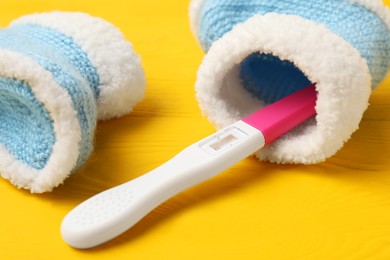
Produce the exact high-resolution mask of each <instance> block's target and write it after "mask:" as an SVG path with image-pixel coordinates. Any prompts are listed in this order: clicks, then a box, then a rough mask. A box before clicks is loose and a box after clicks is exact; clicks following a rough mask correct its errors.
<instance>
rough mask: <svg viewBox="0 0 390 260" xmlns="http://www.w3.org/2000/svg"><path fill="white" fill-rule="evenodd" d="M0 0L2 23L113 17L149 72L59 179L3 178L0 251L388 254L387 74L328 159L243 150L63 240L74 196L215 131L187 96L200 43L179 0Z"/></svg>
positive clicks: (130, 174)
mask: <svg viewBox="0 0 390 260" xmlns="http://www.w3.org/2000/svg"><path fill="white" fill-rule="evenodd" d="M386 2H387V3H388V4H390V1H386ZM0 3H1V5H0V6H1V8H0V25H1V26H6V25H7V24H8V23H9V22H10V21H11V20H13V19H15V18H17V17H19V16H21V15H23V14H27V13H32V12H38V11H50V10H72V11H84V12H88V13H90V14H92V15H95V16H100V17H102V18H104V19H106V20H108V21H111V22H112V23H114V24H115V25H116V26H118V27H119V28H120V29H121V30H122V31H123V32H124V34H125V35H126V38H127V39H129V40H130V41H132V42H133V44H134V47H135V49H136V51H137V52H138V53H139V54H140V55H141V56H142V60H143V65H144V68H145V71H146V74H147V80H148V87H147V95H146V97H145V99H144V100H143V101H142V102H141V103H140V104H139V105H138V106H137V107H136V108H135V111H134V112H133V113H132V114H130V115H128V116H126V117H124V118H121V119H117V120H112V121H108V122H103V123H100V124H99V126H98V130H97V136H96V147H95V152H94V154H93V156H92V158H91V159H90V160H89V162H88V164H87V166H86V167H85V168H84V169H83V170H82V171H80V172H78V173H77V174H75V175H74V176H72V177H71V178H69V179H68V180H66V182H65V184H64V185H63V186H61V187H59V188H57V189H56V190H55V191H54V192H52V193H49V194H44V195H31V194H29V193H28V192H26V191H21V190H17V189H16V188H14V187H13V186H11V185H10V184H9V183H8V182H7V181H4V180H2V179H1V180H0V205H1V212H0V259H390V79H388V80H386V81H385V82H384V83H383V84H382V86H381V87H380V88H379V89H377V90H376V91H375V92H374V94H373V95H372V98H371V100H370V103H371V106H370V107H369V109H368V110H367V112H366V113H365V116H364V119H363V121H362V123H361V127H360V130H358V131H357V132H356V133H355V134H354V135H353V137H352V139H351V140H350V141H349V142H348V143H347V144H346V146H345V147H344V148H343V149H342V150H341V151H340V152H339V153H337V155H335V156H334V157H333V158H331V159H329V160H328V161H327V162H325V163H322V164H319V165H314V166H278V165H273V164H270V163H262V162H258V161H256V160H255V159H254V158H250V159H246V160H244V161H243V162H241V163H239V164H237V165H236V166H234V167H232V168H231V169H229V170H227V171H226V172H224V173H223V174H221V175H219V176H218V177H216V178H214V179H212V180H210V181H208V182H206V183H203V184H201V185H198V186H196V187H195V188H192V189H190V190H188V191H186V192H184V193H182V194H180V195H178V196H176V197H174V198H173V199H171V200H169V201H168V202H166V203H165V204H163V205H162V206H160V207H159V208H157V209H156V210H155V211H153V212H152V213H151V214H150V215H148V216H147V217H146V219H144V220H143V221H141V222H140V223H139V224H138V225H136V226H135V227H134V228H133V229H131V230H130V231H128V232H126V233H125V234H124V235H122V236H120V237H119V238H117V239H115V240H113V241H111V242H109V243H108V244H105V245H104V246H101V247H98V248H95V249H92V250H84V251H80V250H75V249H72V248H70V247H68V246H67V245H66V244H65V243H64V242H63V241H62V239H61V236H60V232H59V227H60V223H61V220H62V218H63V217H64V216H65V214H66V213H67V212H68V211H69V210H71V209H72V208H73V207H74V206H76V205H77V204H78V203H80V202H82V201H83V200H85V199H87V198H89V197H91V196H92V195H94V194H96V193H98V192H100V191H103V190H105V189H107V188H110V187H113V186H115V185H118V184H120V183H123V182H125V181H128V180H131V179H133V178H135V177H137V176H139V175H141V174H143V173H145V172H147V171H149V170H151V169H153V168H154V167H156V166H158V165H160V164H162V163H163V162H165V161H166V160H167V159H169V158H170V157H172V156H173V155H174V154H176V153H177V152H179V151H180V150H181V149H182V148H184V147H185V146H186V145H189V144H191V143H193V142H195V141H197V140H199V139H201V138H202V137H205V136H207V135H209V134H211V133H212V132H213V131H214V128H213V126H212V125H211V124H210V123H209V122H208V121H207V120H206V119H205V118H203V117H202V115H201V112H200V110H199V108H198V104H197V102H196V100H195V97H194V87H193V86H194V82H195V78H196V71H197V68H198V66H199V64H200V62H201V60H202V57H203V53H202V51H201V49H200V48H199V47H198V45H197V44H196V41H195V39H194V38H193V36H192V35H191V33H190V30H189V22H188V18H187V9H188V0H166V1H161V0H142V1H135V0H131V1H130V0H129V1H123V0H110V1H107V0H106V1H103V0H82V1H80V0H66V1H49V0H0ZM346 58H348V57H346ZM0 159H1V158H0Z"/></svg>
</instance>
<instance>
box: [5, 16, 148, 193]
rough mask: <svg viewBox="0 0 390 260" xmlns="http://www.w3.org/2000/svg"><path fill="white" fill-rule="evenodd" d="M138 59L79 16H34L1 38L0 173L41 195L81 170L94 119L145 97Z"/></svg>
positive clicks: (110, 33)
mask: <svg viewBox="0 0 390 260" xmlns="http://www.w3.org/2000/svg"><path fill="white" fill-rule="evenodd" d="M144 87H145V77H144V73H143V70H142V68H141V65H140V59H139V57H138V56H137V55H136V54H135V53H134V51H133V49H132V47H131V45H130V44H129V43H128V42H127V41H126V40H125V39H124V37H123V35H122V34H121V33H120V32H119V31H118V30H117V29H116V28H115V27H114V26H113V25H111V24H109V23H108V22H105V21H103V20H102V19H100V18H95V17H92V16H89V15H87V14H83V13H65V12H52V13H43V14H33V15H28V16H24V17H21V18H19V19H17V20H16V21H14V22H13V23H12V24H11V25H10V26H9V27H8V28H7V29H4V30H2V31H1V32H0V104H1V105H0V173H1V176H2V177H4V178H6V179H8V180H10V181H11V182H12V183H13V184H14V185H16V186H18V187H20V188H25V189H30V190H31V192H36V193H41V192H45V191H50V190H52V188H54V187H56V186H58V185H59V184H61V183H62V182H63V180H64V179H65V178H66V177H67V176H68V175H69V174H70V173H71V172H72V171H74V170H75V169H77V168H79V167H80V166H82V165H83V164H84V163H85V161H86V160H87V158H88V156H89V155H90V153H91V151H92V149H93V138H94V131H95V126H96V121H97V120H98V119H109V118H113V117H118V116H121V115H124V114H126V113H128V112H130V111H131V109H132V107H133V106H134V105H135V104H136V103H137V102H138V101H139V100H140V99H141V98H142V97H143V95H144Z"/></svg>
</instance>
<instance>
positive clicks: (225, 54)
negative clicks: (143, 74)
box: [190, 0, 390, 164]
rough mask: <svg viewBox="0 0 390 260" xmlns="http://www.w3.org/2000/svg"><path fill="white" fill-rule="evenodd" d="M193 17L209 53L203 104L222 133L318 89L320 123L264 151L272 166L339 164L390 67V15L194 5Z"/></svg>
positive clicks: (277, 5)
mask: <svg viewBox="0 0 390 260" xmlns="http://www.w3.org/2000/svg"><path fill="white" fill-rule="evenodd" d="M190 18H191V26H192V30H193V32H194V34H195V35H196V36H197V38H198V40H199V42H200V44H201V46H202V48H203V49H204V51H206V52H207V54H206V56H205V58H204V61H203V63H202V64H201V66H200V68H199V71H198V80H197V82H196V90H197V98H198V100H199V102H200V105H201V108H202V109H203V110H204V112H205V113H206V114H207V115H208V117H209V119H210V120H211V121H212V122H213V123H215V124H216V125H217V126H219V127H222V126H225V125H228V124H230V123H232V122H234V121H236V120H238V119H240V118H242V117H243V116H245V115H247V114H249V113H251V112H253V111H255V110H256V109H259V108H260V107H262V106H265V105H267V104H269V103H272V102H275V101H276V100H279V99H280V98H282V97H284V96H286V95H288V94H290V93H292V92H295V91H297V90H299V89H301V88H303V87H305V86H307V85H309V84H310V83H317V85H316V88H317V91H318V101H317V106H316V110H317V116H316V118H315V119H312V120H310V121H308V122H307V123H305V125H303V126H301V127H299V128H297V129H295V130H294V131H292V132H290V133H289V134H287V135H285V136H284V137H282V138H281V139H279V140H278V141H276V142H275V143H273V144H271V145H270V146H268V147H266V148H265V149H262V150H261V151H260V152H258V157H259V158H260V159H263V160H269V161H272V162H277V163H304V164H310V163H317V162H321V161H323V160H325V159H326V158H328V157H330V156H332V155H334V154H335V153H336V152H337V151H338V150H339V149H340V148H341V147H342V146H343V144H344V142H345V141H347V140H348V139H349V138H350V136H351V134H352V133H353V132H354V131H355V130H356V129H357V128H358V125H359V123H360V121H361V118H362V115H363V112H364V111H365V110H366V108H367V105H368V99H369V96H370V93H371V90H372V88H375V87H376V86H377V85H378V84H379V83H380V82H381V81H382V80H383V78H384V77H385V75H386V74H387V72H388V69H389V65H390V33H389V30H390V14H389V11H388V9H387V8H386V7H385V6H384V5H383V3H382V2H381V1H380V0H306V1H302V0H192V2H191V5H190Z"/></svg>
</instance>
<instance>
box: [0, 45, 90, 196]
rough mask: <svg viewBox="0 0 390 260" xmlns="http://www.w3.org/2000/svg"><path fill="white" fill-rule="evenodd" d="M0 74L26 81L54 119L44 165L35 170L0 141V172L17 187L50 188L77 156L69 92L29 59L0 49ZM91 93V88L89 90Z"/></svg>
mask: <svg viewBox="0 0 390 260" xmlns="http://www.w3.org/2000/svg"><path fill="white" fill-rule="evenodd" d="M0 76H2V77H9V78H15V79H18V80H24V81H26V82H27V83H28V84H29V86H30V87H31V90H32V92H33V93H34V95H35V97H36V99H37V100H39V101H40V102H42V103H43V104H44V106H45V108H46V109H47V110H48V111H49V113H50V117H51V119H52V120H53V122H54V132H55V140H56V141H55V143H54V146H53V151H52V155H51V157H50V158H49V160H48V162H47V164H46V166H45V167H44V168H43V169H41V170H37V169H35V168H32V167H29V166H28V165H26V164H24V163H23V162H21V161H19V160H17V159H16V158H15V157H14V156H13V155H11V154H10V153H9V152H8V150H7V149H6V148H5V146H4V145H1V144H0V174H1V176H2V177H3V178H5V179H8V180H9V181H10V182H11V183H13V184H14V185H16V186H18V187H19V188H24V189H30V190H31V192H32V193H42V192H46V191H51V190H52V189H53V188H54V187H56V186H58V185H59V184H61V183H62V182H63V181H64V179H65V178H66V177H67V176H68V175H69V174H70V172H71V171H72V169H73V168H74V167H75V165H76V163H77V159H78V156H79V142H80V140H81V131H80V125H79V121H78V119H77V113H76V111H75V109H74V108H73V103H72V99H71V97H70V96H69V94H68V93H67V92H66V91H65V90H64V89H63V88H61V87H60V86H59V85H58V84H57V83H56V82H55V81H54V79H53V76H52V75H51V74H50V73H49V72H47V71H46V70H44V69H43V68H41V67H40V66H39V65H38V64H37V63H36V62H35V61H34V60H33V59H31V58H29V57H27V56H24V55H22V54H20V53H17V52H12V51H9V50H4V49H0ZM91 97H92V92H91Z"/></svg>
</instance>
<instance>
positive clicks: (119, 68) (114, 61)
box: [12, 11, 146, 119]
mask: <svg viewBox="0 0 390 260" xmlns="http://www.w3.org/2000/svg"><path fill="white" fill-rule="evenodd" d="M15 24H38V25H41V26H45V27H50V28H53V29H55V30H58V31H60V32H62V33H64V34H66V35H68V36H71V37H72V38H73V39H74V41H75V42H76V43H77V44H78V45H79V46H80V47H81V49H82V50H83V51H85V52H86V53H87V54H88V57H89V59H90V60H91V62H92V64H93V65H94V66H95V68H96V69H97V72H98V74H99V78H100V86H99V88H100V97H99V99H98V118H99V119H109V118H113V117H119V116H122V115H124V114H127V113H129V112H130V111H131V110H132V109H133V107H134V106H135V104H136V103H137V102H138V101H140V100H141V99H142V98H143V97H144V94H145V85H146V80H145V75H144V71H143V69H142V67H141V60H140V58H139V56H138V55H137V54H136V53H135V52H134V50H133V48H132V46H131V44H130V43H129V42H128V41H126V40H125V39H124V37H123V35H122V33H121V32H120V31H119V30H118V29H117V28H116V27H114V26H113V25H112V24H110V23H108V22H106V21H104V20H103V19H100V18H97V17H92V16H90V15H88V14H85V13H77V12H75V13H71V12H58V11H56V12H51V13H42V14H32V15H27V16H23V17H21V18H19V19H17V20H15V21H14V22H13V23H12V25H15Z"/></svg>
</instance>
